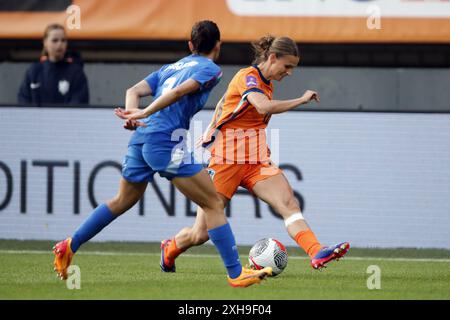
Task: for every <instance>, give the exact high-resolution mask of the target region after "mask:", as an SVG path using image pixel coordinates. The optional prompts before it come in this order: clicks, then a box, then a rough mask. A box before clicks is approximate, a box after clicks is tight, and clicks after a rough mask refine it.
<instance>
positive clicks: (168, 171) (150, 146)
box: [122, 134, 203, 183]
mask: <svg viewBox="0 0 450 320" xmlns="http://www.w3.org/2000/svg"><path fill="white" fill-rule="evenodd" d="M201 170H203V165H202V164H200V163H196V162H195V161H194V156H193V154H192V152H189V151H188V149H187V147H186V145H185V144H184V143H180V142H177V141H171V140H170V139H168V138H167V135H155V134H153V135H152V136H151V138H150V139H149V140H148V142H146V143H144V144H130V145H129V146H128V152H127V154H126V155H125V158H124V159H123V163H122V177H123V178H124V179H125V180H127V181H129V182H135V183H138V182H152V181H153V176H154V174H155V173H156V172H158V173H159V175H160V176H161V177H165V178H167V179H169V180H172V179H173V178H176V177H192V176H194V175H196V174H197V173H199V172H200V171H201Z"/></svg>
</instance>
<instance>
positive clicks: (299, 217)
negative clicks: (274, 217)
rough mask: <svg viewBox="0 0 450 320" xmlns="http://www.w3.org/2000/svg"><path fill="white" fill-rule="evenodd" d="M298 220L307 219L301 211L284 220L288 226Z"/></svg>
mask: <svg viewBox="0 0 450 320" xmlns="http://www.w3.org/2000/svg"><path fill="white" fill-rule="evenodd" d="M297 220H305V218H304V217H303V215H302V213H301V212H297V213H294V214H292V215H291V216H290V217H289V218H287V219H286V220H284V225H285V226H286V227H288V226H289V225H290V224H292V223H294V222H295V221H297Z"/></svg>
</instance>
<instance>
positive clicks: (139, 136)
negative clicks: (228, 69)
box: [130, 54, 222, 144]
mask: <svg viewBox="0 0 450 320" xmlns="http://www.w3.org/2000/svg"><path fill="white" fill-rule="evenodd" d="M221 76H222V71H221V70H220V68H219V66H217V65H216V64H215V63H214V62H213V61H212V60H210V59H208V58H206V57H203V56H200V55H197V54H193V55H190V56H187V57H185V58H183V59H181V60H179V61H177V62H175V63H173V64H169V65H165V66H163V67H161V69H159V70H158V71H155V72H153V73H151V74H150V75H149V76H147V77H146V78H145V81H147V83H148V85H149V86H150V88H151V90H152V95H153V96H154V97H155V99H156V98H158V97H159V96H161V95H162V94H164V93H165V92H166V91H167V90H170V89H172V88H175V87H177V86H179V85H180V84H181V83H183V82H184V81H186V80H188V79H193V80H195V81H197V82H198V83H199V84H200V89H199V90H198V91H197V92H194V93H192V94H188V95H185V96H183V97H182V98H181V99H180V100H178V101H177V102H175V103H173V104H172V105H170V106H168V107H166V108H164V109H162V110H160V111H158V112H156V113H154V114H152V115H150V116H148V117H147V118H145V119H143V120H142V122H144V123H146V124H147V127H138V129H136V132H135V133H134V134H133V135H132V137H131V140H130V144H142V143H145V142H147V140H148V137H149V135H150V134H152V133H165V134H168V135H169V136H170V135H171V133H172V132H173V131H174V130H175V129H180V128H181V129H186V130H189V123H190V121H191V119H192V117H193V116H194V115H195V114H196V113H197V112H198V111H199V110H201V109H202V108H203V106H204V105H205V103H206V100H208V96H209V94H210V92H211V90H212V89H213V88H214V86H215V85H217V83H219V81H220V78H221Z"/></svg>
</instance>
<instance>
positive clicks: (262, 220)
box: [0, 106, 450, 248]
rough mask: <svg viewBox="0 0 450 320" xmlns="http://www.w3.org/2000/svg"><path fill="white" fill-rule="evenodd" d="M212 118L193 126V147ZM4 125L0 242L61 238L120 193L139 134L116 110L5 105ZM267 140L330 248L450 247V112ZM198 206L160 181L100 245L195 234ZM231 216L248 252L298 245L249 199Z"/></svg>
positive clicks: (312, 128)
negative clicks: (266, 244)
mask: <svg viewBox="0 0 450 320" xmlns="http://www.w3.org/2000/svg"><path fill="white" fill-rule="evenodd" d="M211 116H212V111H211V110H207V111H202V112H200V113H199V114H198V115H197V116H196V117H195V118H194V119H193V121H194V123H193V125H192V130H191V132H190V133H191V135H192V139H191V140H192V144H194V142H195V136H196V135H198V133H199V132H201V131H202V130H203V129H205V128H206V126H207V124H208V123H209V120H210V118H211ZM0 120H1V123H2V125H1V126H0V137H1V140H0V141H1V148H0V238H2V239H53V240H57V239H62V238H64V237H66V236H68V235H70V234H72V232H73V231H74V230H75V229H76V228H77V227H78V225H79V224H80V223H81V222H82V221H83V220H84V219H85V218H86V217H87V216H88V215H89V213H90V212H91V211H92V208H93V207H95V206H96V205H97V204H98V203H101V202H103V201H105V200H106V199H108V198H110V197H112V196H113V195H114V194H115V193H116V191H117V187H118V180H119V177H120V168H121V162H122V157H123V155H124V154H125V152H126V149H127V142H128V139H129V137H130V134H131V132H129V131H126V130H124V129H123V128H122V122H121V120H120V119H118V118H116V117H115V116H114V114H113V110H112V109H110V108H86V107H84V108H67V107H61V108H58V107H57V108H47V107H42V108H32V107H18V106H2V107H1V108H0ZM195 131H196V132H195ZM267 135H268V141H269V142H270V144H271V149H272V153H273V154H274V156H273V160H275V161H276V162H278V163H279V164H280V166H281V167H282V168H283V169H284V172H285V175H286V177H287V178H288V180H289V181H290V183H291V185H292V187H293V189H294V192H295V195H296V196H297V198H298V199H299V201H300V203H301V204H302V207H303V209H304V215H305V217H306V219H307V220H308V222H309V224H310V225H311V227H312V228H313V229H314V230H315V232H316V234H317V235H318V237H319V239H320V240H321V241H322V242H324V243H334V242H336V241H340V240H346V241H350V242H351V243H352V245H354V246H358V247H427V248H450V237H449V226H450V214H449V213H450V188H449V186H450V148H449V147H450V143H449V142H450V114H449V113H435V114H427V113H381V112H312V111H308V112H290V113H288V114H281V115H276V116H273V117H272V120H271V123H270V125H269V128H268V130H267ZM195 208H196V206H195V205H194V204H192V203H190V202H189V201H186V199H185V198H184V196H183V195H182V194H181V193H180V192H178V191H177V190H175V189H174V188H173V187H172V185H171V184H170V183H168V182H167V180H165V179H163V178H161V177H159V176H158V175H156V176H155V181H154V183H153V184H151V185H149V187H148V189H147V191H146V194H145V196H144V199H143V200H142V201H141V202H140V203H139V204H138V205H136V206H135V207H134V208H133V209H131V210H130V212H129V213H126V214H125V215H123V216H122V217H120V218H119V219H118V220H117V221H115V222H114V223H113V224H112V225H110V226H109V227H108V228H107V229H105V230H104V231H103V232H102V233H101V234H99V235H98V236H97V237H95V238H94V241H109V240H112V241H151V242H153V241H160V240H161V239H163V238H167V237H168V236H171V235H173V234H175V233H176V232H177V231H178V230H179V229H180V228H182V227H184V226H188V225H191V224H192V223H193V222H194V219H195ZM227 215H228V216H229V220H230V222H231V224H232V227H233V229H234V232H235V236H236V239H237V242H238V244H252V243H254V242H255V241H256V240H258V239H261V238H264V237H274V238H277V239H279V240H280V241H282V242H284V243H285V244H286V245H294V242H293V241H292V240H291V239H290V238H289V237H288V235H287V233H286V232H285V230H284V224H283V223H282V221H281V219H280V218H279V217H278V216H277V215H276V213H275V212H273V211H272V210H271V209H270V208H269V207H268V206H267V205H266V204H265V203H264V202H262V201H259V200H256V199H254V198H252V197H251V195H250V194H249V193H248V192H247V191H245V190H240V191H239V193H238V194H237V195H236V196H235V197H234V199H233V200H232V202H231V205H230V207H229V208H228V209H227ZM424 234H425V235H426V236H424Z"/></svg>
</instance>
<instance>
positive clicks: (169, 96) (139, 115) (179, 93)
mask: <svg viewBox="0 0 450 320" xmlns="http://www.w3.org/2000/svg"><path fill="white" fill-rule="evenodd" d="M198 89H200V84H199V83H198V82H197V81H195V80H193V79H188V80H186V81H184V82H183V83H182V84H180V85H179V86H177V87H175V88H173V89H170V90H168V91H167V92H165V93H164V94H162V95H161V96H159V97H158V99H156V100H154V101H153V102H152V103H151V104H150V105H149V106H148V107H147V108H145V109H142V110H128V109H127V110H126V111H123V110H122V109H116V110H115V113H116V115H117V116H118V117H120V118H122V119H126V120H137V119H143V118H146V117H148V116H150V115H152V114H154V113H156V112H158V111H159V110H162V109H164V108H166V107H168V106H170V105H171V104H173V103H175V102H177V101H178V100H180V99H181V98H182V97H183V96H185V95H187V94H190V93H193V92H195V91H197V90H198Z"/></svg>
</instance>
